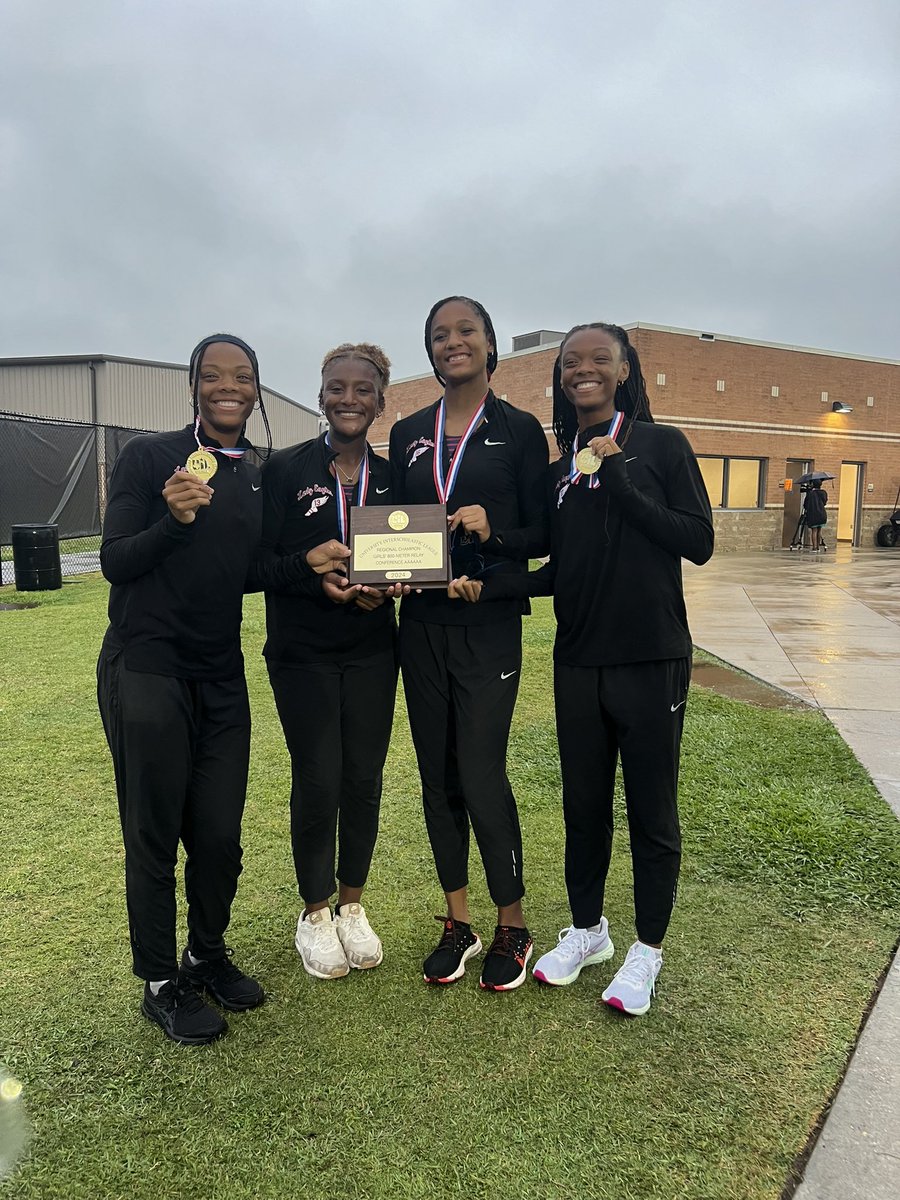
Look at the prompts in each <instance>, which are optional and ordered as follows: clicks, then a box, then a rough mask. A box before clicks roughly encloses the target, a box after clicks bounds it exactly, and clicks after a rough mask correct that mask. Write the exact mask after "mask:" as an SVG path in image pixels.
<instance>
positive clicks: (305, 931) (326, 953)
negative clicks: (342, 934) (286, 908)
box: [294, 908, 350, 979]
mask: <svg viewBox="0 0 900 1200" xmlns="http://www.w3.org/2000/svg"><path fill="white" fill-rule="evenodd" d="M294 945H295V946H296V947H297V950H298V951H299V953H300V957H301V958H302V959H303V965H304V967H305V968H306V970H307V971H308V972H309V973H310V975H315V977H316V979H340V978H341V977H342V976H343V975H349V974H350V964H349V963H348V962H347V955H346V954H345V953H344V947H343V946H342V945H341V939H340V938H339V937H338V931H337V927H336V926H335V924H334V921H333V920H332V916H331V909H330V908H317V909H316V911H315V912H311V913H307V911H306V909H305V908H304V910H303V912H302V913H301V914H300V919H299V920H298V922H297V936H296V937H295V938H294Z"/></svg>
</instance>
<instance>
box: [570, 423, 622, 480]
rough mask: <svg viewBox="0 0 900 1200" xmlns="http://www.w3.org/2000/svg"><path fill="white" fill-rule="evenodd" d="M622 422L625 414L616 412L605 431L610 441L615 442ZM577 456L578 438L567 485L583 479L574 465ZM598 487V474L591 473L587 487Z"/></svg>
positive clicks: (596, 472) (574, 447) (573, 450)
mask: <svg viewBox="0 0 900 1200" xmlns="http://www.w3.org/2000/svg"><path fill="white" fill-rule="evenodd" d="M624 420H625V414H624V413H623V412H619V411H617V412H616V415H615V416H614V417H613V419H612V420H611V421H610V423H609V429H608V430H607V431H606V436H607V437H609V438H612V440H613V441H615V440H616V434H617V433H618V432H619V430H620V429H621V428H622V422H623V421H624ZM578 455H579V446H578V438H577V437H576V438H575V445H574V446H573V447H572V465H571V467H570V468H569V483H581V480H582V479H583V478H584V472H583V471H579V470H578V468H577V467H576V465H575V460H576V458H577V457H578ZM599 486H600V472H599V471H595V472H594V473H593V475H589V476H588V487H589V488H598V487H599Z"/></svg>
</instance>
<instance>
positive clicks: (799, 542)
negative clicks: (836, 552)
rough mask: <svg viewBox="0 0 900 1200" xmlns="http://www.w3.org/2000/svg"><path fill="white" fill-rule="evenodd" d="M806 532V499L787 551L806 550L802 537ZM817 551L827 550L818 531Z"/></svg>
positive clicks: (820, 532)
mask: <svg viewBox="0 0 900 1200" xmlns="http://www.w3.org/2000/svg"><path fill="white" fill-rule="evenodd" d="M806 532H807V525H806V497H804V500H803V507H802V508H801V509H800V520H799V521H798V522H797V528H796V529H795V530H794V536H793V537H792V538H791V544H790V547H789V549H791V550H806V549H807V547H806V546H804V544H803V535H804V534H805V533H806ZM819 549H820V550H827V549H828V547H827V546H826V545H825V539H824V537H822V531H821V530H819Z"/></svg>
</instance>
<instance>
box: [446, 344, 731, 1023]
mask: <svg viewBox="0 0 900 1200" xmlns="http://www.w3.org/2000/svg"><path fill="white" fill-rule="evenodd" d="M553 429H554V432H555V434H556V440H557V445H558V446H559V451H560V454H561V456H562V457H561V458H560V459H559V461H558V462H556V463H554V464H553V465H552V466H551V467H550V470H549V472H548V473H547V486H546V505H547V511H548V513H549V517H550V529H551V538H550V547H551V549H550V555H551V556H550V561H549V562H548V563H547V564H546V565H545V566H544V567H542V568H541V569H540V570H539V571H536V572H534V573H532V574H530V575H528V576H525V577H522V576H518V577H508V576H495V577H493V578H490V579H488V580H486V581H485V582H484V583H483V584H482V583H481V582H480V581H477V580H472V579H459V580H456V581H454V583H453V584H452V585H451V591H452V592H453V593H454V594H455V595H459V596H461V597H463V598H465V599H468V600H478V599H479V597H480V598H481V600H482V601H486V600H490V601H493V602H497V603H508V601H509V599H510V598H512V597H521V596H539V595H551V594H552V595H553V598H554V610H555V613H556V620H557V632H556V642H555V646H554V651H553V657H554V693H555V701H556V727H557V735H558V738H559V752H560V760H561V765H562V779H563V812H564V816H565V824H566V886H567V889H568V893H569V903H570V905H571V909H572V924H571V925H570V926H569V927H568V928H567V929H564V930H563V931H562V932H561V934H560V939H559V944H558V945H557V946H556V947H555V948H554V949H553V950H551V951H550V952H549V953H547V954H545V955H543V957H542V958H540V959H539V961H538V962H537V964H536V965H535V968H534V975H535V977H536V978H537V979H539V980H541V981H542V982H544V983H550V984H557V985H559V984H567V983H572V982H574V980H575V979H577V978H578V975H579V973H580V972H581V969H582V967H585V966H589V965H591V964H594V963H600V962H604V961H606V960H607V959H609V958H611V957H612V955H613V953H614V948H613V943H612V940H611V939H610V936H609V929H608V925H607V920H606V917H605V916H603V899H604V889H605V884H606V875H607V871H608V869H609V862H610V852H611V848H612V834H613V785H614V781H615V773H616V761H617V759H618V758H619V757H620V756H621V760H622V773H623V777H624V783H625V803H626V808H627V811H628V827H629V834H630V839H631V855H632V866H633V872H634V901H635V916H636V926H637V941H636V942H635V943H634V944H633V945H632V946H631V948H630V949H629V950H628V953H627V955H626V957H625V961H624V964H623V965H622V967H621V968H620V969H619V971H618V972H617V974H616V975H615V977H614V979H613V980H612V983H611V984H610V985H609V987H608V988H607V989H606V990H605V991H604V992H603V999H604V1000H605V1002H606V1003H607V1004H608V1005H610V1006H611V1007H612V1008H615V1009H618V1010H620V1011H623V1012H627V1013H630V1014H632V1015H634V1016H637V1015H639V1014H641V1013H645V1012H646V1011H647V1010H648V1008H649V1007H650V999H651V996H652V995H653V993H654V990H655V985H656V978H657V976H658V974H659V971H660V968H661V966H662V941H663V937H664V936H665V933H666V929H667V927H668V924H669V919H670V916H671V912H672V906H673V903H674V900H675V889H676V885H677V882H678V871H679V866H680V861H681V837H680V831H679V823H678V807H677V788H678V762H679V754H680V745H681V732H682V727H683V724H684V710H685V704H686V702H687V696H688V684H689V682H690V675H691V651H692V646H691V636H690V632H689V630H688V626H687V617H686V613H685V606H684V595H683V591H682V584H681V559H682V558H688V559H690V560H691V562H694V563H697V564H702V563H704V562H706V561H707V559H709V557H710V555H711V554H712V550H713V527H712V515H711V513H710V507H709V499H708V498H707V495H706V488H705V487H704V484H703V478H702V476H701V474H700V470H699V467H698V466H697V460H696V458H695V457H694V454H693V451H692V450H691V447H690V445H689V444H688V441H687V439H686V438H685V436H684V434H682V433H681V432H680V430H678V429H675V428H673V427H671V426H667V425H657V424H654V423H653V418H652V417H651V415H650V405H649V402H648V400H647V391H646V387H645V385H644V379H643V376H642V373H641V365H640V362H639V360H638V356H637V353H636V351H635V350H634V348H633V347H632V346H631V344H630V343H629V340H628V335H627V333H626V332H625V330H624V329H621V328H620V327H619V326H618V325H605V324H594V325H576V326H575V328H574V329H572V330H571V331H570V332H569V333H568V334H567V335H566V337H565V338H564V339H563V342H562V344H561V346H560V350H559V357H558V358H557V360H556V365H555V367H554V371H553ZM478 607H482V605H478ZM485 607H487V608H490V607H491V605H490V604H487V605H485Z"/></svg>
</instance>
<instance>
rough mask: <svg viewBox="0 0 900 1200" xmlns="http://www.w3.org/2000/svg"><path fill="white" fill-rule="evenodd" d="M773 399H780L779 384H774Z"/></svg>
mask: <svg viewBox="0 0 900 1200" xmlns="http://www.w3.org/2000/svg"><path fill="white" fill-rule="evenodd" d="M772 397H773V399H775V400H777V399H778V384H777V383H773V384H772Z"/></svg>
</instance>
